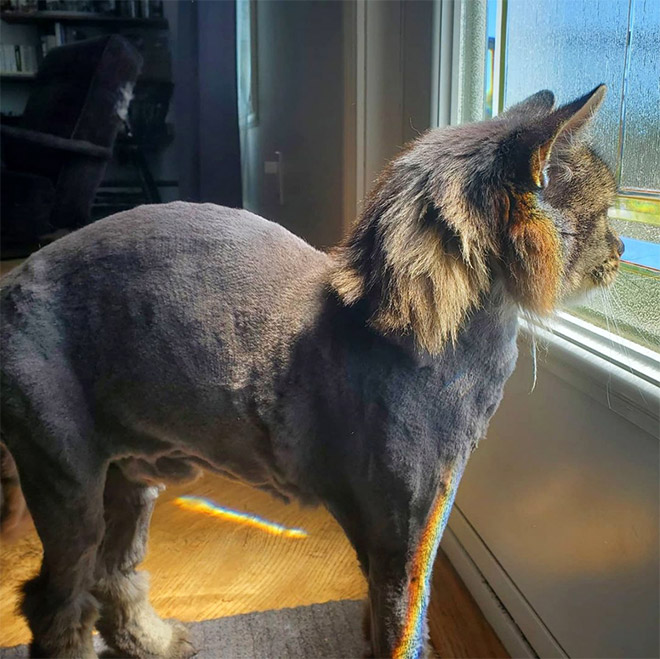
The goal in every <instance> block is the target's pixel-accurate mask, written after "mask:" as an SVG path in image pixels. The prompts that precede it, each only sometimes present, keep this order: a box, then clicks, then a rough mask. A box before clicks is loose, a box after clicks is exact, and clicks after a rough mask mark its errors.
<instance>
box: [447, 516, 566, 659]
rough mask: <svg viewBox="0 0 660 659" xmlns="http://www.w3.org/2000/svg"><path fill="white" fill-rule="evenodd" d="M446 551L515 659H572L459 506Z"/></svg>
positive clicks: (453, 517) (449, 532)
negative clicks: (540, 658)
mask: <svg viewBox="0 0 660 659" xmlns="http://www.w3.org/2000/svg"><path fill="white" fill-rule="evenodd" d="M442 549H443V550H444V552H445V553H446V554H447V557H448V558H449V560H450V561H451V563H452V565H453V566H454V568H455V569H456V571H457V572H458V574H459V575H460V577H461V579H462V580H463V582H464V583H465V586H466V587H467V589H468V590H469V591H470V593H471V595H472V597H474V599H475V601H476V603H477V605H478V606H479V608H480V609H481V611H482V612H483V614H484V617H485V618H486V620H488V622H489V623H490V625H491V626H492V628H493V630H494V631H495V633H496V634H497V636H498V637H499V639H500V640H501V641H502V644H503V645H504V647H505V648H506V649H507V651H508V652H509V654H510V655H511V656H512V657H515V658H518V657H520V658H531V657H544V658H545V657H561V658H566V657H567V656H568V655H567V654H566V653H565V652H564V651H563V649H562V648H561V646H560V645H559V644H558V643H557V641H556V639H555V638H554V637H553V636H552V634H551V633H550V631H549V630H548V629H547V627H546V626H545V625H544V624H543V621H542V620H541V619H540V618H539V616H538V615H537V614H536V612H535V611H534V610H533V609H532V607H531V606H530V605H529V603H528V602H527V600H525V598H524V596H523V595H522V593H521V592H520V591H519V590H518V588H517V587H516V585H515V584H514V583H513V581H512V580H511V578H510V577H509V575H508V574H507V573H506V572H505V571H504V569H503V568H502V566H501V565H500V564H499V563H498V562H497V560H496V559H495V557H494V556H493V555H492V554H491V552H490V551H489V549H488V547H487V546H486V545H485V544H484V542H483V541H482V540H481V538H480V537H479V536H478V535H477V533H476V532H475V531H474V529H473V528H472V527H471V526H470V524H469V522H468V521H467V519H466V518H465V516H464V515H463V514H462V513H461V511H460V509H459V508H458V507H457V506H455V507H454V510H453V512H452V514H451V518H450V520H449V524H448V526H447V529H446V530H445V534H444V537H443V539H442Z"/></svg>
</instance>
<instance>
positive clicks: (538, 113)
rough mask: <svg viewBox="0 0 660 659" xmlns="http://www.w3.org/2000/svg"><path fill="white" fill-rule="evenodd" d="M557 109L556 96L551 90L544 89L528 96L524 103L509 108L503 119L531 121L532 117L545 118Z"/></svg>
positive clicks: (503, 114)
mask: <svg viewBox="0 0 660 659" xmlns="http://www.w3.org/2000/svg"><path fill="white" fill-rule="evenodd" d="M554 107H555V95H554V94H553V93H552V92H551V91H550V90H549V89H542V90H541V91H540V92H536V94H532V95H531V96H528V97H527V98H526V99H525V100H524V101H520V103H517V104H516V105H512V106H511V107H510V108H507V109H506V110H505V111H504V112H502V114H501V115H500V116H501V117H507V118H513V117H521V118H525V119H530V118H532V117H543V116H545V115H547V114H549V113H550V112H551V111H552V110H553V109H554Z"/></svg>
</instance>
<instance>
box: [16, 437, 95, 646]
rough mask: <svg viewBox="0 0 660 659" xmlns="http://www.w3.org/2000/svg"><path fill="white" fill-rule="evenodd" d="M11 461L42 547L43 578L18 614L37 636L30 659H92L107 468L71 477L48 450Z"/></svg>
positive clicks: (26, 593)
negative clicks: (97, 553) (41, 658)
mask: <svg viewBox="0 0 660 659" xmlns="http://www.w3.org/2000/svg"><path fill="white" fill-rule="evenodd" d="M26 443H27V438H26ZM42 446H47V442H46V441H44V443H43V444H42ZM14 455H15V457H16V462H17V465H18V468H19V474H20V478H21V486H22V489H23V493H24V495H25V499H26V501H27V504H28V507H29V510H30V513H31V514H32V518H33V520H34V524H35V527H36V529H37V532H38V534H39V537H40V539H41V543H42V545H43V561H42V565H41V569H40V572H39V574H38V575H37V576H36V577H34V578H33V579H31V580H29V581H27V582H26V583H25V584H24V586H23V599H22V603H21V607H20V608H21V612H22V613H23V615H24V616H25V618H26V619H27V622H28V626H29V627H30V631H31V632H32V643H31V645H30V655H31V656H32V657H58V658H64V659H74V658H75V659H92V658H95V657H96V652H95V651H94V647H93V644H92V631H93V628H94V622H95V620H96V618H97V615H98V603H97V601H96V599H95V597H94V596H93V595H92V592H91V591H92V587H93V584H94V570H95V562H96V552H97V549H98V546H99V544H100V542H101V538H102V537H103V527H104V522H103V477H104V466H103V465H98V468H91V467H90V465H88V464H87V465H85V466H83V464H82V463H78V464H77V465H76V468H75V470H69V469H67V468H66V466H65V464H64V461H60V460H58V456H57V455H55V454H52V453H48V452H47V451H45V450H44V451H37V450H35V451H34V452H33V453H28V452H27V451H23V450H17V451H15V452H14Z"/></svg>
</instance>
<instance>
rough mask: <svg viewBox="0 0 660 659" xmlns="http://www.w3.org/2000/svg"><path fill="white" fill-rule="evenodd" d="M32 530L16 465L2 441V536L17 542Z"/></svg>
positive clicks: (0, 512) (0, 472)
mask: <svg viewBox="0 0 660 659" xmlns="http://www.w3.org/2000/svg"><path fill="white" fill-rule="evenodd" d="M29 528H30V513H29V511H28V508H27V505H26V503H25V498H24V497H23V492H22V490H21V483H20V480H19V478H18V470H17V469H16V463H15V462H14V458H12V456H11V453H10V452H9V450H8V449H7V447H6V446H5V445H4V444H3V443H2V442H1V441H0V536H1V537H2V540H3V542H4V541H7V540H9V541H11V540H17V539H18V538H19V537H21V536H22V535H23V534H24V533H25V532H26V531H27V530H28V529H29Z"/></svg>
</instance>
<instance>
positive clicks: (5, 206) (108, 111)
mask: <svg viewBox="0 0 660 659" xmlns="http://www.w3.org/2000/svg"><path fill="white" fill-rule="evenodd" d="M141 65H142V57H141V56H140V54H139V53H138V52H137V50H136V49H135V48H134V47H133V46H132V45H131V44H130V43H129V42H128V41H126V39H124V38H123V37H120V36H119V35H109V36H103V37H100V38H95V39H89V40H87V41H79V42H76V43H73V44H70V45H66V46H62V47H60V48H55V49H53V50H51V51H50V52H49V53H48V55H47V56H46V58H45V59H44V61H43V62H42V65H41V67H40V68H39V72H38V74H37V78H36V80H35V82H34V85H35V87H34V90H33V91H32V93H31V94H30V97H29V99H28V102H27V105H26V108H25V112H24V114H23V115H22V117H21V119H20V121H19V123H18V125H17V126H8V125H2V126H0V135H1V137H2V172H1V176H2V233H1V238H2V244H1V247H2V258H17V257H20V256H25V255H27V254H29V253H30V252H32V251H34V250H35V249H37V248H38V247H39V246H41V245H42V244H43V243H44V242H47V238H45V236H47V234H55V235H57V234H58V233H65V232H66V231H67V230H71V229H75V228H77V227H80V226H83V225H85V224H88V223H89V221H90V210H91V205H92V201H93V199H94V195H95V192H96V189H97V187H98V185H99V183H100V182H101V179H102V178H103V174H104V172H105V168H106V165H107V162H108V160H110V158H111V157H112V150H113V145H114V142H115V138H116V137H117V133H118V131H119V128H120V126H121V124H122V121H123V120H125V119H126V117H127V112H128V105H129V103H130V99H131V96H132V90H133V86H134V84H135V81H136V79H137V77H138V74H139V71H140V67H141Z"/></svg>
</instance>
